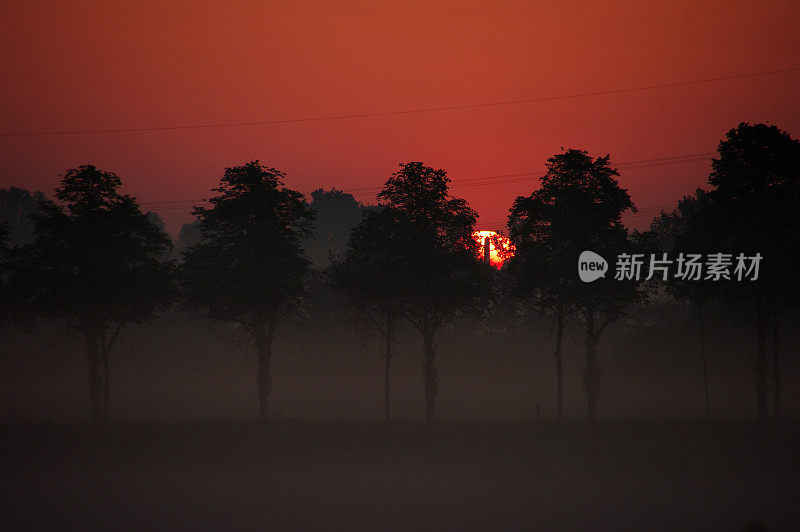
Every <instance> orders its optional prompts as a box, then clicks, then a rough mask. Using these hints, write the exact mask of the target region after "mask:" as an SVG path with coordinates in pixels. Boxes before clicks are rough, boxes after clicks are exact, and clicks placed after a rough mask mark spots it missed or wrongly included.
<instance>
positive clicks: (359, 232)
mask: <svg viewBox="0 0 800 532" xmlns="http://www.w3.org/2000/svg"><path fill="white" fill-rule="evenodd" d="M404 221H405V218H403V217H402V216H401V215H400V213H399V212H398V211H397V210H396V209H394V208H392V207H390V206H384V207H383V208H380V209H378V210H368V211H366V212H365V213H364V218H363V220H362V221H361V223H359V224H358V225H357V226H356V227H355V228H354V229H353V231H352V232H351V233H350V239H349V241H348V245H347V251H346V253H345V256H344V260H343V261H341V262H338V263H336V267H335V273H334V276H335V279H336V284H337V285H338V286H339V287H340V288H341V289H342V290H343V291H344V293H345V294H346V296H347V300H348V304H349V308H350V309H351V311H352V313H353V314H354V315H355V316H356V318H357V319H358V320H359V321H361V322H364V323H366V324H367V325H368V326H369V327H371V328H372V329H373V330H375V331H377V332H378V334H380V337H381V340H382V342H383V345H384V354H383V359H384V381H383V383H384V384H383V385H384V419H385V421H386V423H387V425H388V424H389V423H390V422H391V417H392V415H391V365H392V345H393V342H394V340H395V334H396V330H397V321H398V318H399V317H401V316H402V315H403V309H404V296H405V291H406V288H407V287H408V286H409V284H410V283H409V281H408V279H406V276H405V273H406V272H405V271H404V270H403V269H402V264H403V257H402V256H401V255H400V253H401V252H402V249H403V248H402V247H401V246H398V245H397V244H398V242H402V241H404V239H405V238H406V237H407V234H408V232H409V230H410V228H409V227H408V225H407V224H405V223H404Z"/></svg>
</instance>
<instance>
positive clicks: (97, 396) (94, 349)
mask: <svg viewBox="0 0 800 532" xmlns="http://www.w3.org/2000/svg"><path fill="white" fill-rule="evenodd" d="M83 334H84V339H85V340H86V358H87V365H86V369H87V370H88V374H89V394H90V396H91V398H92V423H93V424H94V425H100V424H102V422H103V379H102V377H101V376H100V335H99V334H98V333H97V331H96V330H95V329H93V328H89V327H87V328H84V333H83Z"/></svg>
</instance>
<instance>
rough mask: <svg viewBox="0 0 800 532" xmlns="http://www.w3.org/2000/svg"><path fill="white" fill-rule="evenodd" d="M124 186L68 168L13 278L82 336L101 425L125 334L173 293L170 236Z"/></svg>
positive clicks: (40, 309)
mask: <svg viewBox="0 0 800 532" xmlns="http://www.w3.org/2000/svg"><path fill="white" fill-rule="evenodd" d="M120 187H121V181H120V178H119V177H117V176H116V175H115V174H113V173H111V172H104V171H101V170H98V169H97V168H95V167H94V166H92V165H84V166H81V167H79V168H76V169H72V170H68V171H67V172H66V173H65V174H64V175H63V176H62V179H61V184H60V185H59V186H58V188H56V190H55V198H56V201H45V202H43V203H42V205H41V213H40V214H38V215H36V216H34V233H33V237H34V241H33V243H32V244H30V245H28V246H25V247H24V248H22V249H21V250H20V258H19V260H16V261H15V267H14V271H13V274H12V279H11V283H12V284H13V285H14V289H15V291H18V292H17V293H18V294H21V295H22V296H23V297H25V299H26V300H27V302H28V303H29V304H30V307H31V308H32V309H33V310H34V311H35V312H37V313H38V314H40V315H43V316H46V317H50V318H55V319H60V320H64V321H65V322H66V324H67V326H68V327H69V328H70V329H71V330H73V331H75V332H77V333H78V334H80V335H81V336H82V337H83V339H84V341H85V346H86V356H87V361H88V366H87V367H88V374H89V388H90V392H91V398H92V419H93V421H94V422H95V423H101V422H105V421H108V417H109V397H110V384H111V367H110V356H111V351H112V349H113V347H114V345H115V342H116V340H117V338H118V335H119V333H120V330H121V329H122V328H124V327H125V326H126V325H128V324H129V323H132V322H143V321H147V320H149V319H151V318H152V317H153V316H154V315H155V313H156V311H157V310H158V309H159V308H161V307H162V306H163V305H165V304H166V303H167V302H168V301H169V297H170V295H171V278H172V277H171V272H172V265H171V263H170V262H168V261H166V260H165V259H164V256H165V254H166V253H167V252H168V250H169V248H170V240H169V237H168V236H167V235H165V234H164V233H163V232H162V231H161V230H159V229H158V227H156V226H155V225H153V223H152V222H151V221H150V220H149V219H148V217H147V216H146V215H145V214H143V213H142V212H141V210H140V209H139V206H138V205H137V204H136V201H135V200H134V198H132V197H130V196H126V195H123V194H120V192H119V189H120ZM101 369H102V375H101Z"/></svg>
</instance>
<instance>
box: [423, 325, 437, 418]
mask: <svg viewBox="0 0 800 532" xmlns="http://www.w3.org/2000/svg"><path fill="white" fill-rule="evenodd" d="M433 334H434V333H433V332H432V331H430V332H425V333H423V335H422V340H423V344H424V350H425V366H424V368H423V376H424V378H425V420H426V421H427V422H428V423H432V422H433V420H434V419H435V417H436V410H435V408H436V394H437V393H438V391H439V373H438V371H437V370H436V365H435V359H436V346H435V345H434V343H433Z"/></svg>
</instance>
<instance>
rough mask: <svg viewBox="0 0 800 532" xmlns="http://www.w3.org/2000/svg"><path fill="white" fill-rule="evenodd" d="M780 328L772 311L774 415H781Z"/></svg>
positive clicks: (778, 321)
mask: <svg viewBox="0 0 800 532" xmlns="http://www.w3.org/2000/svg"><path fill="white" fill-rule="evenodd" d="M779 328H780V318H779V317H778V313H777V312H773V313H772V369H773V371H774V373H773V377H774V381H775V405H774V408H775V417H776V418H778V417H781V366H780V360H779V358H778V354H779V352H780V347H781V344H780V340H779V336H778V331H779Z"/></svg>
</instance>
